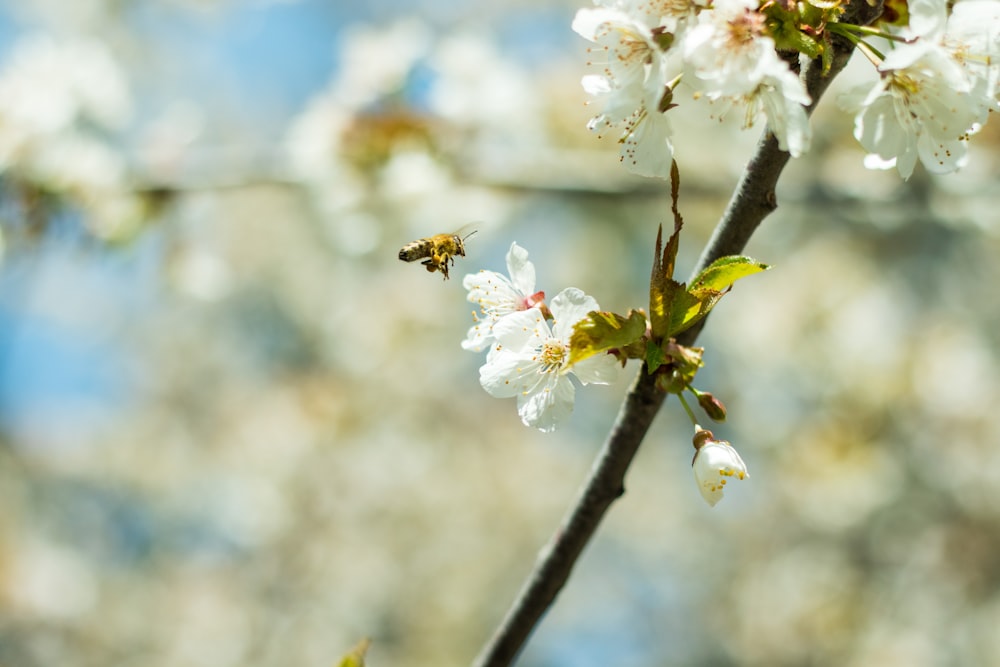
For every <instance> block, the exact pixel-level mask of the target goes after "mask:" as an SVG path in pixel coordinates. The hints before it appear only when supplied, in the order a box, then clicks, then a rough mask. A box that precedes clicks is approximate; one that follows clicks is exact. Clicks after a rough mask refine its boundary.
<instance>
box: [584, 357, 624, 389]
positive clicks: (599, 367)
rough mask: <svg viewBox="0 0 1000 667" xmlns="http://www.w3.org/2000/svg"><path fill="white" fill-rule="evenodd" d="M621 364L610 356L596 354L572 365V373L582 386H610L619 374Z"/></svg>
mask: <svg viewBox="0 0 1000 667" xmlns="http://www.w3.org/2000/svg"><path fill="white" fill-rule="evenodd" d="M621 370H622V367H621V364H619V363H618V360H617V359H615V357H614V356H613V355H610V354H597V355H594V356H592V357H587V358H586V359H584V360H583V361H581V362H579V363H577V364H574V365H573V368H572V371H573V375H575V376H576V377H577V378H578V379H579V380H580V382H582V383H583V384H611V383H612V382H614V381H615V380H617V379H618V376H619V375H620V374H621Z"/></svg>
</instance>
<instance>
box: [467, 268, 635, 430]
mask: <svg viewBox="0 0 1000 667" xmlns="http://www.w3.org/2000/svg"><path fill="white" fill-rule="evenodd" d="M549 307H550V308H551V310H552V315H553V322H552V327H551V328H550V327H549V324H548V322H547V321H546V320H545V317H544V315H543V314H542V311H541V310H540V309H538V308H532V309H530V310H524V311H520V312H516V313H511V314H509V315H507V316H506V317H503V318H502V319H500V320H498V321H497V322H496V323H495V324H494V326H493V335H494V337H495V340H496V344H495V345H494V346H493V348H491V349H490V353H489V354H488V355H487V357H486V364H485V365H484V366H483V367H482V368H480V369H479V381H480V384H482V386H483V389H485V390H486V391H487V392H489V394H490V395H492V396H495V397H497V398H511V397H514V396H516V397H517V412H518V414H519V415H520V416H521V421H522V422H523V423H524V424H525V425H526V426H532V427H535V428H537V429H539V430H540V431H545V432H547V431H552V430H554V429H555V428H556V427H557V426H558V425H559V424H560V423H561V422H562V421H564V420H565V419H566V418H567V417H568V416H569V414H570V413H571V412H572V411H573V400H574V396H575V393H576V389H575V387H574V385H573V382H572V380H571V379H570V375H571V374H572V375H576V377H577V379H578V380H579V381H580V382H581V383H583V384H590V383H593V384H607V383H609V382H611V381H613V380H614V379H615V378H616V377H617V376H618V372H619V370H620V369H621V367H620V366H619V364H618V362H617V360H616V359H615V357H613V356H612V355H610V354H597V355H594V356H592V357H588V358H586V359H584V360H583V361H581V362H579V363H577V364H573V365H572V366H570V365H569V363H568V362H569V353H570V346H569V339H570V336H571V335H572V334H573V325H575V324H576V323H577V322H579V321H580V320H582V319H584V318H585V317H586V316H587V313H589V312H590V311H592V310H598V308H599V306H598V305H597V301H595V300H594V298H593V297H590V296H587V295H586V294H584V293H583V292H581V291H580V290H578V289H576V288H575V287H568V288H566V289H564V290H563V291H562V292H560V293H559V294H557V295H556V296H555V298H554V299H552V302H551V304H550V306H549Z"/></svg>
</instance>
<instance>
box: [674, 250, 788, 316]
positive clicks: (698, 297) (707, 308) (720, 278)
mask: <svg viewBox="0 0 1000 667" xmlns="http://www.w3.org/2000/svg"><path fill="white" fill-rule="evenodd" d="M769 268H771V267H770V266H768V265H767V264H763V263H761V262H758V261H757V260H755V259H752V258H750V257H742V256H738V255H730V256H727V257H720V258H719V259H717V260H715V261H714V262H712V263H711V264H709V265H708V267H706V268H705V270H704V271H702V272H701V273H699V274H698V276H697V277H696V278H695V279H694V281H693V282H692V283H691V286H690V287H689V288H688V289H687V292H686V293H685V295H684V296H681V295H675V303H674V304H672V306H671V318H670V335H671V336H675V335H677V334H679V333H680V332H682V331H684V330H685V329H688V328H689V327H691V326H692V325H694V324H695V323H697V322H698V321H699V320H701V319H703V318H704V317H705V316H706V315H708V314H709V313H710V312H711V311H712V308H714V307H715V304H716V303H718V302H719V299H721V298H722V297H723V295H725V293H726V292H728V291H729V289H730V288H731V287H732V286H733V283H735V282H736V281H737V280H739V279H740V278H745V277H747V276H752V275H753V274H755V273H760V272H761V271H766V270H768V269H769Z"/></svg>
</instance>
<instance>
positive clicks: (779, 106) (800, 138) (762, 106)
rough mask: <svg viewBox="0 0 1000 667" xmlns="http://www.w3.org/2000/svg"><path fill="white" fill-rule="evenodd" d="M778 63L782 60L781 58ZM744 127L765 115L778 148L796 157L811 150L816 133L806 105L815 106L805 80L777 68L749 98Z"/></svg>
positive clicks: (787, 69)
mask: <svg viewBox="0 0 1000 667" xmlns="http://www.w3.org/2000/svg"><path fill="white" fill-rule="evenodd" d="M774 58H775V59H776V60H780V59H779V58H778V57H777V55H775V56H774ZM782 64H784V63H782ZM743 102H744V103H745V104H746V118H745V121H744V127H750V126H751V125H752V124H753V121H754V120H755V119H756V117H757V115H758V114H760V113H763V114H764V116H765V117H766V118H767V126H768V128H769V129H770V130H771V132H772V133H773V134H774V136H775V137H777V139H778V146H779V148H781V150H783V151H788V153H790V154H791V156H792V157H799V156H800V155H802V154H803V153H805V152H806V151H807V150H809V142H810V139H811V136H812V133H811V131H810V129H809V116H808V115H807V114H806V106H808V105H809V104H811V103H812V100H811V99H810V97H809V93H807V92H806V89H805V86H804V85H802V81H801V80H799V77H798V76H796V74H795V73H794V72H792V71H791V70H790V69H789V68H788V67H787V66H785V67H783V68H775V69H774V70H773V73H771V74H768V75H766V76H765V77H764V79H763V80H762V81H761V82H760V84H758V86H757V88H756V90H754V91H753V92H752V93H751V94H750V95H747V96H746V97H745V98H744V100H743Z"/></svg>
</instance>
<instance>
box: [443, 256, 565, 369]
mask: <svg viewBox="0 0 1000 667" xmlns="http://www.w3.org/2000/svg"><path fill="white" fill-rule="evenodd" d="M507 272H508V274H510V277H509V278H508V277H507V276H505V275H503V274H500V273H497V272H495V271H486V270H483V271H480V272H479V273H470V274H468V275H466V276H465V278H464V279H463V280H462V286H463V287H465V289H467V290H469V295H468V299H469V301H471V302H472V303H474V304H476V305H478V306H479V309H480V312H481V314H480V315H477V316H476V323H475V324H474V325H472V327H471V328H470V329H469V333H468V335H467V336H466V338H465V340H463V341H462V348H463V349H466V350H469V351H472V352H480V351H482V350H485V349H486V348H487V347H489V345H490V344H491V343H492V342H493V340H494V335H493V327H494V325H495V324H496V323H497V321H499V320H500V318H502V317H504V316H506V315H509V314H511V313H516V312H519V311H522V310H527V309H528V308H532V307H535V306H537V305H539V304H540V303H541V301H542V299H543V298H544V297H545V295H544V293H542V292H538V293H535V265H534V264H532V263H531V262H529V261H528V251H527V250H525V249H524V248H522V247H521V246H519V245H517V243H512V244H511V245H510V250H508V251H507Z"/></svg>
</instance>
